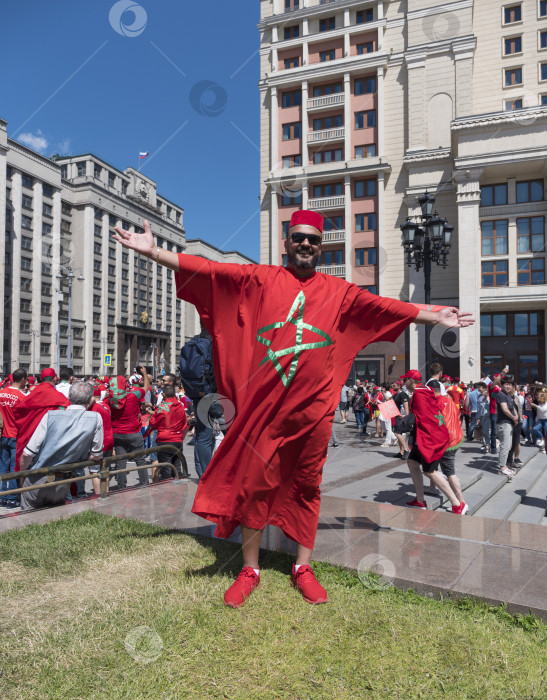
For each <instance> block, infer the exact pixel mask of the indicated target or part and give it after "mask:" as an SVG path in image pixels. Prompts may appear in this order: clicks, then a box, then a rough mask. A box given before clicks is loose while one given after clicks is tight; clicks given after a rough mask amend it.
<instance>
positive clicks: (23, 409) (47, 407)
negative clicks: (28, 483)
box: [13, 367, 70, 471]
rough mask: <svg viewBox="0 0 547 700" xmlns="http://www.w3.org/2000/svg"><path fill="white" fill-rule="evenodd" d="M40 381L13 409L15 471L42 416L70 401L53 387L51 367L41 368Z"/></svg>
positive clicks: (64, 405)
mask: <svg viewBox="0 0 547 700" xmlns="http://www.w3.org/2000/svg"><path fill="white" fill-rule="evenodd" d="M40 379H41V383H40V384H38V386H37V387H36V388H34V389H33V390H32V391H31V392H30V394H27V395H26V396H25V398H24V399H22V400H21V401H19V403H18V404H17V405H16V406H15V408H14V409H13V417H14V419H15V422H16V424H17V430H18V434H17V452H16V455H15V471H19V461H20V459H21V455H22V454H23V450H24V449H25V447H26V446H27V443H28V441H29V440H30V438H31V437H32V435H33V433H34V431H35V430H36V428H37V427H38V423H39V422H40V421H41V420H42V417H43V416H44V415H45V414H46V413H47V412H48V411H52V410H54V409H56V408H66V406H70V401H69V400H68V399H67V398H66V396H63V394H61V392H60V391H57V389H56V388H55V380H56V373H55V370H54V369H52V368H51V367H47V368H46V369H43V370H42V374H41V375H40Z"/></svg>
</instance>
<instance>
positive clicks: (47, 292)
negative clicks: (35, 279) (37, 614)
mask: <svg viewBox="0 0 547 700" xmlns="http://www.w3.org/2000/svg"><path fill="white" fill-rule="evenodd" d="M42 296H44V297H50V296H51V284H48V283H47V282H42Z"/></svg>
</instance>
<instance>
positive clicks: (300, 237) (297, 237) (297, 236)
mask: <svg viewBox="0 0 547 700" xmlns="http://www.w3.org/2000/svg"><path fill="white" fill-rule="evenodd" d="M306 238H307V239H308V243H309V244H310V245H314V246H315V245H321V241H322V240H323V239H322V237H321V236H316V235H315V234H313V233H291V239H292V241H293V243H304V241H305V240H306Z"/></svg>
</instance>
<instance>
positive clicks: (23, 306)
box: [19, 299, 30, 311]
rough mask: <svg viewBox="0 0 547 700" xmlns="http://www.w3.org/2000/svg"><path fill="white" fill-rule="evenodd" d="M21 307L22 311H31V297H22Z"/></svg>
mask: <svg viewBox="0 0 547 700" xmlns="http://www.w3.org/2000/svg"><path fill="white" fill-rule="evenodd" d="M19 309H20V310H21V311H30V299H21V300H20V302H19Z"/></svg>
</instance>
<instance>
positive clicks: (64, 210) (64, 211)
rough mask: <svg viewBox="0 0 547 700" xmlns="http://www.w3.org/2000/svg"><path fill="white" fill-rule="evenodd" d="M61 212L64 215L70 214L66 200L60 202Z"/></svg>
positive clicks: (70, 210) (70, 209) (70, 208)
mask: <svg viewBox="0 0 547 700" xmlns="http://www.w3.org/2000/svg"><path fill="white" fill-rule="evenodd" d="M61 214H64V215H65V216H70V215H71V214H72V207H71V206H70V204H67V203H66V202H61Z"/></svg>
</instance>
